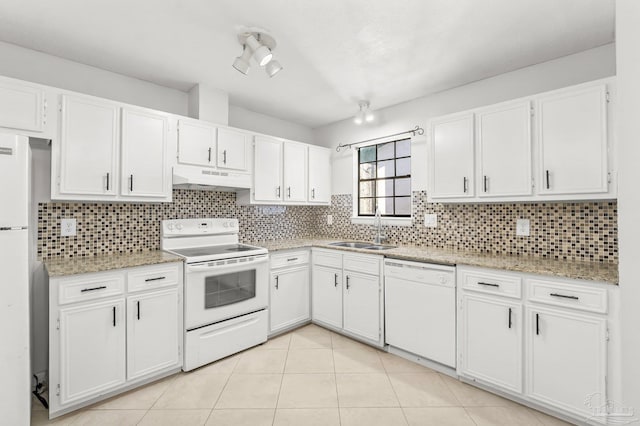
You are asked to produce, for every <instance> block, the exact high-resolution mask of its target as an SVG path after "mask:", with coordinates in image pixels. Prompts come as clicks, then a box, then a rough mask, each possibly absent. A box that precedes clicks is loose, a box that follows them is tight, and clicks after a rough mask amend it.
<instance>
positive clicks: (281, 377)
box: [271, 336, 293, 426]
mask: <svg viewBox="0 0 640 426" xmlns="http://www.w3.org/2000/svg"><path fill="white" fill-rule="evenodd" d="M291 340H293V336H291V339H290V340H289V348H291ZM289 350H290V349H287V355H286V356H285V357H284V365H283V366H282V373H281V374H280V386H279V387H278V396H277V397H276V406H275V407H274V410H277V409H278V406H279V405H280V396H281V395H282V385H283V383H284V370H285V368H286V367H287V361H289ZM275 421H276V412H275V411H274V412H273V419H272V420H271V425H272V426H273V425H274V424H275Z"/></svg>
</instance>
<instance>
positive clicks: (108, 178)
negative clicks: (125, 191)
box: [107, 172, 110, 191]
mask: <svg viewBox="0 0 640 426" xmlns="http://www.w3.org/2000/svg"><path fill="white" fill-rule="evenodd" d="M109 176H110V174H109V172H107V191H108V190H109Z"/></svg>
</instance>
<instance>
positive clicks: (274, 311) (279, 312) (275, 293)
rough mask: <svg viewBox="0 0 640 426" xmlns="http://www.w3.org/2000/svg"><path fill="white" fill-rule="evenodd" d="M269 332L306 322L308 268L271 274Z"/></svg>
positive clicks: (307, 311)
mask: <svg viewBox="0 0 640 426" xmlns="http://www.w3.org/2000/svg"><path fill="white" fill-rule="evenodd" d="M269 315H270V316H271V322H270V327H269V329H270V331H271V332H272V333H273V332H275V331H278V330H282V329H284V328H287V327H290V326H292V325H294V324H297V323H299V322H302V321H307V320H308V319H309V318H310V317H311V316H310V314H309V267H307V266H303V267H300V268H292V269H285V270H281V271H276V272H272V273H271V303H270V305H269Z"/></svg>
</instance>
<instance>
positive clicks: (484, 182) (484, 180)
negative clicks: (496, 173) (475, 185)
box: [483, 175, 487, 192]
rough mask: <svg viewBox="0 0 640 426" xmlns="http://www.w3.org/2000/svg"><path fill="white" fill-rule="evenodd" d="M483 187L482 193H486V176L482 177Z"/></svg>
mask: <svg viewBox="0 0 640 426" xmlns="http://www.w3.org/2000/svg"><path fill="white" fill-rule="evenodd" d="M483 178H484V179H483V185H484V192H487V176H486V175H485V176H483Z"/></svg>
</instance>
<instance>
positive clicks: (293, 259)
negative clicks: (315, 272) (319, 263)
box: [271, 250, 309, 269]
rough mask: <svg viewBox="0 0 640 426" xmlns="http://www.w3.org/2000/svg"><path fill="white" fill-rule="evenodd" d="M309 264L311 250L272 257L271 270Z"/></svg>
mask: <svg viewBox="0 0 640 426" xmlns="http://www.w3.org/2000/svg"><path fill="white" fill-rule="evenodd" d="M305 263H309V250H303V251H290V252H287V253H278V254H273V255H271V269H276V268H282V267H283V266H293V265H303V264H305Z"/></svg>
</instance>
